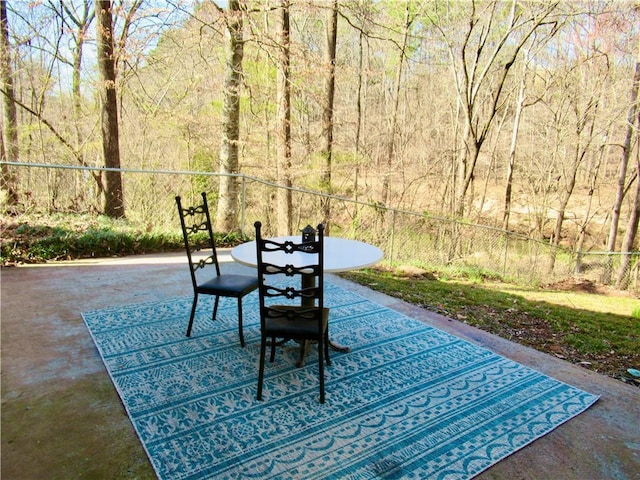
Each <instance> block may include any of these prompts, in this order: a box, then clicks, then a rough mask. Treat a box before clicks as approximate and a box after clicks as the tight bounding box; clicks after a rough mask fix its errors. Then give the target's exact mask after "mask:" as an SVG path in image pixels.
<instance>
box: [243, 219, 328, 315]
mask: <svg viewBox="0 0 640 480" xmlns="http://www.w3.org/2000/svg"><path fill="white" fill-rule="evenodd" d="M255 227H256V254H257V263H258V291H259V294H260V295H259V296H260V311H261V313H262V314H263V315H264V316H265V317H276V316H280V317H281V316H282V313H283V308H284V306H283V305H282V304H277V303H278V302H292V305H295V306H299V305H300V304H302V305H304V306H309V307H310V309H309V311H308V312H305V315H304V317H305V318H306V317H308V315H312V316H314V318H317V319H318V325H319V328H320V326H321V324H322V309H323V307H324V273H323V268H322V265H323V262H324V248H323V246H324V225H322V224H320V225H318V227H317V230H316V231H315V232H316V235H314V236H310V235H309V233H308V232H307V233H306V237H305V239H304V240H303V238H302V237H301V239H300V241H299V242H296V241H292V240H285V241H282V242H278V241H275V240H273V239H268V238H263V237H262V231H261V228H262V224H261V223H260V222H256V223H255ZM274 253H281V254H284V257H285V258H286V257H287V255H293V254H294V253H301V254H303V257H305V256H306V255H308V256H309V258H308V262H307V261H306V260H305V261H303V263H302V264H296V265H294V264H293V263H290V262H282V263H280V264H274V263H272V262H270V261H266V260H265V256H267V255H269V254H274ZM297 258H301V257H300V255H298V256H297ZM282 276H284V277H288V278H290V279H292V280H293V281H289V282H287V284H286V286H283V282H282ZM274 304H276V306H273V305H274ZM263 315H261V317H262V316H263ZM287 317H288V318H289V317H290V318H291V320H292V321H294V320H295V319H296V318H301V316H300V310H299V308H291V311H290V312H287Z"/></svg>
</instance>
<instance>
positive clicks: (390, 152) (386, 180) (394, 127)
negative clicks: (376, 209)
mask: <svg viewBox="0 0 640 480" xmlns="http://www.w3.org/2000/svg"><path fill="white" fill-rule="evenodd" d="M409 7H410V5H409V3H407V4H406V5H405V17H404V31H403V37H402V47H401V49H400V58H399V59H398V68H397V69H396V85H395V97H394V99H393V111H392V112H391V124H390V125H389V139H388V143H387V154H386V157H387V159H386V171H385V172H384V175H383V178H382V196H381V202H382V204H383V205H387V203H388V202H389V190H390V189H391V173H392V170H393V160H394V156H395V143H396V136H397V132H398V111H399V109H400V83H401V81H402V69H403V66H404V58H405V56H406V50H407V42H408V41H409V29H410V28H411V24H412V23H413V18H411V14H410V10H409Z"/></svg>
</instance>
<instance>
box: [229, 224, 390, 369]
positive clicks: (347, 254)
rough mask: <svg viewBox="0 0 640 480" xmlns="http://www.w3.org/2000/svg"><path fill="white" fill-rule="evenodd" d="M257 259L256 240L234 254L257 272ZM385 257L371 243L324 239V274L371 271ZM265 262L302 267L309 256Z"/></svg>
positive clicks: (275, 256)
mask: <svg viewBox="0 0 640 480" xmlns="http://www.w3.org/2000/svg"><path fill="white" fill-rule="evenodd" d="M270 240H274V241H275V242H278V243H283V242H285V241H287V240H290V241H292V242H296V243H300V241H301V236H300V235H295V236H287V237H274V238H271V239H270ZM257 255H258V254H257V252H256V242H255V240H254V241H251V242H247V243H243V244H241V245H238V246H237V247H234V248H233V249H232V250H231V258H233V259H234V260H235V261H236V262H238V263H241V264H242V265H246V266H249V267H254V268H256V267H257V266H258V257H257ZM383 256H384V254H383V252H382V250H380V249H379V248H378V247H375V246H373V245H369V244H368V243H364V242H360V241H358V240H348V239H346V238H339V237H324V271H325V272H346V271H349V270H357V269H359V268H365V267H370V266H371V265H374V264H376V263H378V262H379V261H380V260H382V257H383ZM263 259H264V261H265V262H268V263H271V264H273V265H294V266H303V265H307V264H308V263H309V256H308V254H306V253H302V252H293V253H284V252H282V251H277V252H269V253H263ZM329 346H330V347H331V348H332V349H333V350H337V351H340V352H348V351H349V347H346V346H343V345H338V344H336V343H335V342H332V341H331V340H329ZM305 350H306V345H305V346H303V347H302V350H301V353H300V360H299V362H298V366H302V364H303V363H304V356H305Z"/></svg>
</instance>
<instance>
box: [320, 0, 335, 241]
mask: <svg viewBox="0 0 640 480" xmlns="http://www.w3.org/2000/svg"><path fill="white" fill-rule="evenodd" d="M337 32H338V0H333V4H332V6H331V10H330V11H329V18H328V22H327V45H326V50H325V64H326V68H327V71H326V76H325V81H324V101H325V104H324V108H323V111H322V137H323V139H324V145H323V152H322V156H323V157H324V164H323V165H322V174H321V178H320V184H321V186H322V190H323V191H325V192H326V193H327V194H331V160H332V158H331V157H332V150H333V102H334V96H335V79H336V77H335V69H336V38H337ZM322 215H323V219H322V221H323V222H325V232H326V234H327V235H328V234H329V228H330V224H329V219H330V218H331V199H330V198H328V197H326V198H324V199H323V202H322Z"/></svg>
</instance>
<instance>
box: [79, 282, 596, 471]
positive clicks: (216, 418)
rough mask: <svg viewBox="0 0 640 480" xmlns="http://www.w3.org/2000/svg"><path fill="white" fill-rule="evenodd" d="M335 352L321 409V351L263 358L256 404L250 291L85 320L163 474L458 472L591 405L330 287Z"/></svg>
mask: <svg viewBox="0 0 640 480" xmlns="http://www.w3.org/2000/svg"><path fill="white" fill-rule="evenodd" d="M326 297H327V304H328V306H329V307H330V308H331V336H332V338H333V339H334V340H336V341H337V342H338V343H342V344H346V345H349V346H350V347H351V349H352V351H351V352H350V353H336V352H332V356H331V362H332V364H331V366H330V367H328V368H327V369H326V382H327V383H326V394H327V401H326V403H325V404H324V405H322V404H320V403H319V402H318V378H317V357H316V354H315V349H314V348H312V349H311V352H310V355H309V357H308V358H307V362H306V366H305V367H303V368H296V367H295V365H294V364H295V359H296V358H297V349H296V348H295V343H292V344H291V346H290V347H287V348H285V349H284V351H283V349H282V348H280V349H278V352H277V355H276V361H275V363H273V364H269V363H268V362H267V368H266V377H265V387H264V401H262V402H259V401H257V400H256V399H255V395H256V382H257V374H258V350H259V321H258V316H257V294H256V292H254V293H252V294H250V295H249V296H248V297H245V298H246V299H245V301H244V304H245V305H244V312H245V317H246V318H245V338H246V341H247V346H246V348H244V349H243V348H241V347H240V343H239V340H238V334H237V323H236V322H237V321H236V303H235V300H232V299H221V304H220V309H219V312H218V320H217V321H215V322H212V321H211V319H210V315H211V308H212V302H211V301H210V299H206V297H205V298H201V300H200V302H201V303H200V305H199V307H198V313H197V317H196V321H195V324H194V331H193V336H192V337H191V338H186V337H185V335H184V333H185V329H186V326H187V322H188V320H189V312H190V307H191V300H192V299H191V297H183V298H174V299H168V300H166V301H161V302H153V303H145V304H140V305H129V306H122V307H113V308H109V309H105V310H99V311H93V312H86V313H83V318H84V320H85V322H86V324H87V326H88V328H89V330H90V332H91V335H92V336H93V339H94V341H95V344H96V346H97V347H98V350H99V352H100V355H101V356H102V358H103V360H104V363H105V365H106V367H107V370H108V372H109V374H110V375H111V378H112V380H113V383H114V384H115V386H116V388H117V390H118V392H119V394H120V397H121V398H122V401H123V403H124V405H125V408H126V410H127V412H128V414H129V417H130V419H131V422H132V423H133V425H134V427H135V429H136V431H137V433H138V435H139V437H140V439H141V441H142V444H143V445H144V448H145V450H146V451H147V454H148V456H149V458H150V460H151V463H152V464H153V467H154V468H155V471H156V473H157V475H158V477H159V478H161V479H203V478H215V479H240V478H242V479H267V478H278V479H304V480H308V479H314V478H316V479H374V478H375V479H377V478H392V479H404V478H407V479H409V478H412V479H424V478H429V479H465V478H471V477H473V476H475V475H477V474H479V473H480V472H482V471H483V470H486V469H487V468H489V467H490V466H491V465H493V464H495V463H496V462H498V461H499V460H501V459H503V458H505V457H506V456H508V455H510V454H512V453H513V452H515V451H516V450H519V449H520V448H522V447H524V446H525V445H527V444H529V443H531V442H532V441H534V440H535V439H537V438H539V437H541V436H543V435H545V434H546V433H548V432H550V431H551V430H553V429H555V428H556V427H558V426H559V425H561V424H562V423H564V422H566V421H567V420H569V419H571V418H572V417H574V416H575V415H578V414H579V413H581V412H583V411H584V410H586V409H587V408H588V407H589V406H591V405H592V404H593V403H594V402H595V401H596V400H597V397H596V396H594V395H591V394H589V393H586V392H584V391H581V390H578V389H577V388H574V387H571V386H569V385H566V384H564V383H562V382H559V381H557V380H554V379H552V378H549V377H547V376H545V375H542V374H540V373H538V372H536V371H533V370H531V369H529V368H527V367H524V366H522V365H519V364H518V363H515V362H513V361H510V360H507V359H506V358H503V357H501V356H499V355H496V354H495V353H492V352H490V351H488V350H485V349H483V348H480V347H477V346H475V345H472V344H471V343H468V342H466V341H463V340H460V339H459V338H456V337H454V336H452V335H449V334H447V333H444V332H442V331H440V330H437V329H435V328H432V327H430V326H428V325H425V324H424V323H421V322H419V321H417V320H414V319H411V318H409V317H407V316H405V315H402V314H400V313H398V312H395V311H393V310H390V309H389V308H386V307H383V306H381V305H377V304H375V303H373V302H371V301H369V300H367V299H365V298H363V297H360V296H358V295H356V294H354V293H352V292H349V291H347V290H344V289H342V288H339V287H337V286H335V285H329V284H327V285H326Z"/></svg>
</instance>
